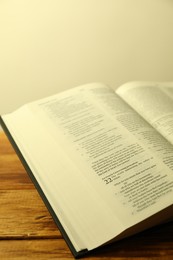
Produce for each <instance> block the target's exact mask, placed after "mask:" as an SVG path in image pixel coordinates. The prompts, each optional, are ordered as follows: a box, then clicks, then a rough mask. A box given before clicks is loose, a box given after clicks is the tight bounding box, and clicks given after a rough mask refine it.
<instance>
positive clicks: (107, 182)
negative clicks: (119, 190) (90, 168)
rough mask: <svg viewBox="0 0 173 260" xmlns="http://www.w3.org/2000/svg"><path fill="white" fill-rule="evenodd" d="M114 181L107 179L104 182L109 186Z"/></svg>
mask: <svg viewBox="0 0 173 260" xmlns="http://www.w3.org/2000/svg"><path fill="white" fill-rule="evenodd" d="M112 181H113V180H112V179H111V178H107V179H105V180H104V182H105V184H109V183H111V182H112Z"/></svg>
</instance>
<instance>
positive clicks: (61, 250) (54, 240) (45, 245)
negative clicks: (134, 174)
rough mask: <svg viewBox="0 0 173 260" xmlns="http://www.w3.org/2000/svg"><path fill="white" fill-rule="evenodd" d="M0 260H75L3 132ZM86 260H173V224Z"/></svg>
mask: <svg viewBox="0 0 173 260" xmlns="http://www.w3.org/2000/svg"><path fill="white" fill-rule="evenodd" d="M0 259H4V260H6V259H9V260H11V259H13V260H18V259H20V260H27V259H32V260H35V259H43V260H45V259H62V260H67V259H68V260H69V259H73V256H72V254H71V252H70V250H69V249H68V247H67V245H66V243H65V241H64V239H63V238H62V236H61V234H60V232H59V230H58V228H57V226H56V225H55V224H54V222H53V220H52V217H51V216H50V214H49V212H48V210H47V209H46V207H45V205H44V204H43V202H42V200H41V198H40V196H39V195H38V192H37V191H36V189H35V187H34V185H33V184H32V182H31V181H30V179H29V177H28V175H27V173H26V172H25V169H24V168H23V166H22V164H21V163H20V161H19V159H18V157H17V155H16V153H15V152H14V150H13V148H12V147H11V145H10V143H9V141H8V140H7V138H6V136H5V135H4V133H3V132H0ZM84 259H92V260H101V259H102V260H105V259H111V260H120V259H121V260H127V259H128V260H137V259H138V260H147V259H151V260H152V259H155V260H156V259H157V260H158V259H159V260H160V259H163V260H170V259H173V223H172V222H171V223H167V224H164V225H161V226H159V227H155V228H152V229H150V230H147V231H145V232H142V233H140V234H138V235H135V236H133V237H130V238H127V239H124V240H123V241H119V242H117V243H114V244H111V245H107V246H104V247H102V248H100V249H99V250H96V251H93V252H91V254H90V255H89V256H87V257H85V258H84Z"/></svg>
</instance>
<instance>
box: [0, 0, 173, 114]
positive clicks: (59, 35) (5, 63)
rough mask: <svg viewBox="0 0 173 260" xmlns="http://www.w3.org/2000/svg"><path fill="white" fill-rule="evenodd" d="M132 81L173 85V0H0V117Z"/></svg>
mask: <svg viewBox="0 0 173 260" xmlns="http://www.w3.org/2000/svg"><path fill="white" fill-rule="evenodd" d="M131 80H157V81H158V80H159V81H173V1H172V0H0V114H2V113H7V112H9V111H11V110H13V109H15V108H17V107H18V106H21V105H22V104H23V103H25V102H28V101H31V100H34V99H37V98H41V97H44V96H46V95H50V94H53V93H56V92H58V91H61V90H64V89H68V88H71V87H74V86H76V85H79V84H84V83H88V82H92V81H101V82H105V83H107V84H109V85H110V86H111V87H117V86H118V85H120V84H122V83H124V82H126V81H131Z"/></svg>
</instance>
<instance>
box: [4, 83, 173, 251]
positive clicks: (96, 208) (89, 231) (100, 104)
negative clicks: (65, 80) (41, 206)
mask: <svg viewBox="0 0 173 260" xmlns="http://www.w3.org/2000/svg"><path fill="white" fill-rule="evenodd" d="M127 119H129V120H130V121H129V124H126V121H127ZM4 120H5V121H6V123H7V125H8V127H9V128H10V129H11V131H12V132H13V134H14V136H15V137H16V139H17V140H18V142H19V145H20V147H21V149H22V150H23V151H24V154H25V155H26V158H29V163H30V165H31V167H32V169H33V170H34V169H35V170H34V172H35V174H36V176H37V178H38V180H39V182H40V183H41V185H42V187H43V189H44V192H45V193H46V195H47V196H48V198H49V199H50V201H51V202H52V204H53V205H54V210H55V212H56V213H57V214H58V215H60V218H61V220H62V222H64V226H65V227H66V229H67V230H68V233H69V234H70V237H71V239H72V241H73V242H74V243H75V245H76V247H77V248H80V249H82V248H85V246H86V247H87V248H88V249H93V248H94V247H96V246H98V245H101V244H103V243H105V242H107V241H108V240H110V239H112V238H113V237H115V236H117V235H118V234H120V233H121V232H123V230H125V229H127V228H128V227H130V226H132V225H135V224H136V223H138V222H140V221H142V220H144V219H145V218H147V217H149V216H151V215H153V214H155V213H156V212H158V211H160V210H162V209H163V208H165V207H167V206H169V205H171V204H172V198H173V181H172V171H171V169H170V168H171V164H170V163H169V162H168V163H167V164H166V163H165V162H164V159H165V161H166V158H165V157H164V156H165V155H164V153H163V150H164V149H163V147H164V146H166V147H167V155H168V157H169V155H172V150H171V148H170V147H169V145H168V146H167V143H166V144H165V143H163V141H162V139H160V136H156V139H157V140H159V141H158V143H157V142H156V139H153V145H150V146H147V142H148V140H149V139H150V138H152V133H153V132H152V131H153V128H152V127H151V126H150V125H148V124H147V123H146V122H145V121H144V120H143V119H142V118H141V117H139V115H137V114H136V113H135V111H134V110H133V109H131V108H130V107H129V106H128V105H127V104H126V103H125V102H124V101H122V100H121V99H120V98H119V97H118V96H117V95H115V94H114V92H113V90H111V89H110V88H108V87H106V86H104V85H102V84H91V85H87V86H83V87H79V88H75V89H72V90H69V91H66V92H64V93H61V94H58V95H55V96H52V97H49V98H46V99H43V100H40V101H37V102H34V103H31V104H29V105H28V106H27V107H25V109H24V108H23V109H20V110H19V111H18V112H16V113H14V114H11V115H8V116H5V117H4ZM31 126H32V127H31ZM142 136H143V137H142ZM143 140H147V142H145V141H143ZM154 143H155V144H156V143H157V145H155V144H154ZM159 150H161V151H162V152H159ZM154 151H156V153H154ZM45 158H46V160H45ZM167 161H169V160H167ZM47 173H48V174H47ZM55 194H56V195H57V196H55ZM56 205H57V207H56ZM59 209H60V212H59Z"/></svg>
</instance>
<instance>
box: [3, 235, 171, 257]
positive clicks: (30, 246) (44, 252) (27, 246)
mask: <svg viewBox="0 0 173 260" xmlns="http://www.w3.org/2000/svg"><path fill="white" fill-rule="evenodd" d="M0 259H8V260H11V259H13V260H15V259H16V260H18V259H23V260H27V259H32V260H35V259H42V260H44V259H47V260H48V259H61V260H69V259H74V258H73V256H72V254H71V252H70V251H69V249H68V247H67V245H66V243H65V241H64V240H63V239H44V240H43V239H36V240H33V239H31V240H30V239H28V240H9V241H0ZM83 259H91V260H108V259H109V260H125V259H129V260H132V259H136V260H149V259H150V260H171V259H173V247H172V243H171V242H170V243H168V241H165V243H164V242H162V243H160V244H159V243H158V241H157V240H156V241H155V242H154V241H153V243H151V240H150V239H149V240H147V239H146V240H143V239H140V237H139V239H138V240H136V239H134V238H131V239H127V240H124V241H121V242H118V243H114V244H112V245H107V246H105V247H103V248H100V249H98V250H96V251H94V252H92V253H90V255H88V256H87V257H84V258H83Z"/></svg>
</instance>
